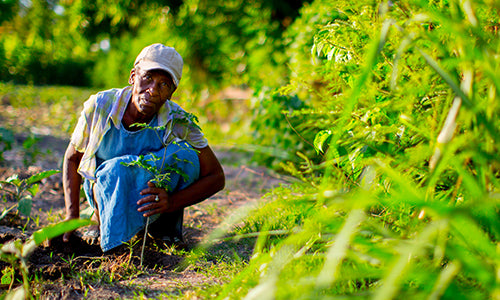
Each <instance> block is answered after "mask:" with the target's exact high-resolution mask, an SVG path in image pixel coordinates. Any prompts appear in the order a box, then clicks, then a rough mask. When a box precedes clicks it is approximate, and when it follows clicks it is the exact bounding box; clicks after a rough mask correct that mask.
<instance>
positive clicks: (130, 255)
mask: <svg viewBox="0 0 500 300" xmlns="http://www.w3.org/2000/svg"><path fill="white" fill-rule="evenodd" d="M19 139H21V140H22V137H20V138H19ZM66 145H67V141H66V140H61V139H57V138H53V137H43V138H42V139H41V140H40V141H38V143H37V147H40V149H39V152H40V153H42V154H41V155H39V156H38V158H37V159H36V163H35V164H34V165H33V166H30V167H28V168H25V167H23V163H22V156H23V153H22V151H20V150H19V149H13V150H10V151H7V152H4V154H3V157H4V159H5V161H4V163H3V165H2V166H0V180H5V179H6V178H8V177H9V176H11V175H13V174H18V175H19V176H20V178H26V177H28V176H30V175H32V174H35V173H37V172H40V171H42V170H50V169H58V170H60V169H61V162H62V157H63V154H64V149H65V147H66ZM215 152H216V155H217V156H218V157H219V159H220V161H221V162H222V164H223V167H224V171H225V175H226V188H225V189H224V190H223V191H221V192H219V193H218V194H216V195H214V196H212V197H211V198H209V199H207V200H206V201H204V202H202V203H200V204H197V205H195V206H192V207H189V208H187V209H186V210H185V215H184V240H185V243H184V244H183V245H181V246H179V247H185V249H187V250H190V249H194V248H195V247H196V246H197V245H199V243H200V242H201V241H203V239H204V238H205V237H206V236H207V235H208V234H209V233H210V232H212V231H213V229H214V228H216V227H217V226H218V225H219V224H221V222H223V220H224V219H225V217H226V216H228V215H231V214H232V213H233V212H234V211H235V210H236V209H238V208H239V207H241V206H244V205H252V204H257V203H258V202H259V201H261V200H260V198H261V196H262V195H263V194H264V193H265V192H266V191H267V190H269V189H270V188H272V187H275V186H278V185H279V184H281V183H284V182H285V181H284V180H283V179H282V178H279V176H278V175H277V174H274V173H272V172H271V171H269V170H266V169H264V168H259V167H250V166H248V164H246V162H247V161H248V154H243V153H237V152H232V151H227V150H226V151H224V150H220V149H217V148H216V149H215ZM13 204H14V202H13V201H12V199H8V198H7V199H4V201H0V208H1V209H2V210H3V209H4V208H7V207H10V206H12V205H13ZM86 208H88V205H87V203H86V202H85V201H84V199H83V198H82V201H81V210H82V211H85V209H86ZM14 211H15V210H14ZM63 218H64V198H63V191H62V186H61V174H56V175H53V176H51V177H49V178H47V179H44V180H43V181H42V182H41V185H40V190H39V192H38V194H37V196H36V197H35V198H34V201H33V209H32V212H31V219H30V221H29V222H27V220H26V218H23V219H19V217H18V216H17V215H16V214H13V213H10V214H8V215H7V216H6V217H4V218H3V219H2V220H0V243H5V242H7V241H10V240H12V239H23V240H24V239H26V238H27V237H29V235H30V234H31V233H32V232H33V231H34V230H37V229H40V228H42V227H44V226H46V225H49V224H54V223H57V222H59V221H61V220H62V219H63ZM26 223H27V224H28V225H26ZM84 230H85V228H82V229H79V230H78V231H77V233H76V234H74V235H73V237H72V241H71V242H70V243H63V242H62V240H61V239H60V238H57V239H54V240H53V241H52V245H51V246H40V247H38V248H37V249H36V251H35V252H34V254H33V255H32V256H31V258H30V261H29V262H30V263H29V268H30V275H31V276H36V277H38V278H39V280H38V282H42V283H41V284H34V286H33V289H34V291H35V296H36V297H39V298H41V299H82V298H85V299H116V298H121V299H123V298H134V296H135V297H136V298H137V297H138V295H141V294H142V295H144V296H145V297H147V298H156V297H159V296H160V295H163V296H164V295H171V296H176V295H184V297H185V298H190V297H189V295H190V293H192V291H193V290H195V289H197V288H200V287H201V288H202V287H203V286H208V285H213V284H222V282H221V279H220V278H214V277H211V276H210V275H207V274H206V272H199V268H197V267H193V264H192V263H191V264H183V261H184V259H185V257H184V255H183V253H187V252H186V251H184V252H183V251H178V250H177V251H173V250H172V249H173V248H169V247H168V246H167V245H164V244H162V243H160V242H158V241H155V240H153V239H152V238H147V239H146V245H147V246H146V249H145V253H144V258H145V259H144V262H143V266H144V267H143V268H142V269H141V268H140V267H139V265H140V259H139V257H140V252H141V246H142V234H138V236H137V237H136V238H134V239H133V242H136V244H135V245H133V246H128V247H127V246H124V247H121V248H119V249H118V250H116V251H113V252H112V253H105V254H103V253H102V252H101V250H100V248H99V246H97V245H90V244H89V243H87V242H85V241H84V240H82V239H81V237H80V236H81V234H82V232H83V231H84ZM161 249H163V251H160V250H161ZM212 251H214V257H232V256H234V253H237V254H238V255H239V257H241V258H243V259H247V258H248V257H249V256H250V255H251V252H252V245H251V243H244V242H242V243H235V242H218V243H217V244H216V246H215V247H214V248H213V250H212ZM200 263H201V262H200ZM202 263H203V264H213V265H214V266H215V265H216V264H217V263H218V262H217V259H215V258H214V259H213V260H210V259H208V260H205V261H203V262H202ZM195 265H196V264H194V266H195ZM8 266H9V265H8V264H7V263H4V262H0V269H5V268H6V267H8ZM186 266H187V267H186ZM205 266H206V265H205ZM76 274H81V275H80V276H77V275H76ZM8 288H9V285H6V284H2V285H0V291H2V290H3V291H6V290H8Z"/></svg>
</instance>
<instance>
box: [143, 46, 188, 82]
mask: <svg viewBox="0 0 500 300" xmlns="http://www.w3.org/2000/svg"><path fill="white" fill-rule="evenodd" d="M183 64H184V62H183V60H182V57H181V55H180V54H179V53H178V52H177V51H176V50H175V49H174V48H172V47H167V46H165V45H162V44H153V45H150V46H147V47H146V48H144V49H142V51H141V53H139V55H138V56H137V58H136V59H135V62H134V67H136V66H138V67H139V68H141V70H146V71H150V70H155V69H159V70H164V71H166V72H167V73H168V74H170V76H172V80H173V81H174V84H175V87H177V86H179V81H180V80H181V77H182V66H183Z"/></svg>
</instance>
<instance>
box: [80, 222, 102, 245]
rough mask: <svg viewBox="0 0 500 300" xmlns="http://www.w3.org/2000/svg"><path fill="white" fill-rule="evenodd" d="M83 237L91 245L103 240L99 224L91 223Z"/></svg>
mask: <svg viewBox="0 0 500 300" xmlns="http://www.w3.org/2000/svg"><path fill="white" fill-rule="evenodd" d="M82 239H83V240H84V241H85V242H86V243H87V244H89V245H98V244H99V243H100V242H101V232H100V231H99V225H91V226H89V227H88V228H87V230H85V232H84V233H83V236H82Z"/></svg>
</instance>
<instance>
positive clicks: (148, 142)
mask: <svg viewBox="0 0 500 300" xmlns="http://www.w3.org/2000/svg"><path fill="white" fill-rule="evenodd" d="M154 122H155V120H153V121H152V124H154ZM152 124H150V125H151V126H154V125H152ZM158 147H159V148H158ZM139 155H144V158H145V159H152V158H153V155H155V156H157V157H160V158H162V159H160V160H157V161H155V162H149V164H150V165H152V166H153V165H154V166H156V167H157V168H159V169H161V170H162V171H163V172H164V173H165V172H167V171H166V170H165V166H176V167H177V168H179V169H181V170H182V171H183V172H184V173H186V174H187V175H188V179H187V180H184V179H183V178H182V177H181V175H179V174H177V173H175V172H174V173H171V174H170V181H169V187H170V190H171V191H175V190H179V189H183V188H186V187H187V186H189V185H190V184H191V183H192V182H194V181H195V180H197V179H198V177H199V172H200V165H199V161H198V155H197V153H196V151H195V150H194V149H193V148H192V147H191V146H190V145H189V144H188V143H186V142H184V141H181V142H174V143H172V144H170V145H168V146H167V147H166V148H163V147H162V144H161V141H160V140H159V139H158V138H157V136H156V133H155V132H154V131H153V130H151V129H143V130H140V131H136V132H129V131H127V130H125V129H124V128H123V126H121V128H120V130H118V129H116V128H112V129H110V131H109V132H108V133H106V135H105V136H104V140H103V141H102V143H101V145H100V146H99V149H98V152H97V156H98V164H99V163H100V164H99V166H98V167H97V169H96V174H95V175H96V180H95V182H94V183H93V184H91V183H90V182H89V181H88V180H86V181H85V184H84V190H85V194H86V195H87V198H88V199H89V200H90V201H89V202H90V203H91V204H92V201H91V199H92V198H93V197H92V196H94V200H95V202H96V204H97V206H98V208H99V217H100V231H101V248H102V250H103V251H108V250H111V249H113V248H115V247H117V246H119V245H121V244H122V243H126V242H128V241H129V240H130V239H131V238H132V237H133V236H134V235H136V234H137V233H138V232H139V231H140V230H141V229H143V228H144V227H145V225H146V222H147V218H145V217H143V216H142V213H140V212H138V211H137V209H138V208H139V206H138V205H137V201H138V200H139V199H140V198H142V197H144V196H141V195H140V192H141V191H142V190H143V189H145V188H147V182H148V181H150V180H151V179H152V178H153V176H152V174H150V173H149V172H148V171H146V170H145V169H143V168H140V167H137V166H124V165H123V163H130V162H132V161H135V160H137V159H138V157H139ZM163 157H164V159H163ZM162 163H163V165H162ZM92 189H93V190H94V191H93V192H92ZM92 205H93V204H92ZM157 218H158V215H155V216H153V217H150V223H151V222H153V221H154V220H156V219H157Z"/></svg>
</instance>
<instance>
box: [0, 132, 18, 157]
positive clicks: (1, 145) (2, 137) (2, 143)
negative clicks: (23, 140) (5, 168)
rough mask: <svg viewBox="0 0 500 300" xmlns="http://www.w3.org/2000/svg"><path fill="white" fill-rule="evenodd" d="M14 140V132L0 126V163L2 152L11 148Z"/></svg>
mask: <svg viewBox="0 0 500 300" xmlns="http://www.w3.org/2000/svg"><path fill="white" fill-rule="evenodd" d="M15 141H16V140H15V138H14V134H13V133H12V131H11V130H9V129H7V128H3V127H0V163H2V162H3V161H4V157H3V153H4V152H5V151H8V150H11V149H12V145H13V144H14V143H15Z"/></svg>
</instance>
